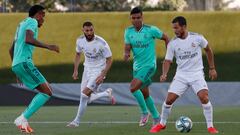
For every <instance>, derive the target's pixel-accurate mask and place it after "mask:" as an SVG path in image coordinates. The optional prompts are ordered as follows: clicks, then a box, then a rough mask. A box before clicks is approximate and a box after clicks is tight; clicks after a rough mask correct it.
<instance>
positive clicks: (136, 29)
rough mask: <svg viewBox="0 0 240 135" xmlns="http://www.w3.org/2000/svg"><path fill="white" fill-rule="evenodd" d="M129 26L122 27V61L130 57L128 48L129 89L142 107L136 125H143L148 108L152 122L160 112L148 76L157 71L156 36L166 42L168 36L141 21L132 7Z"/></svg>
mask: <svg viewBox="0 0 240 135" xmlns="http://www.w3.org/2000/svg"><path fill="white" fill-rule="evenodd" d="M130 20H131V22H132V26H130V27H128V28H126V30H125V35H124V39H125V53H124V60H125V61H128V60H129V58H130V51H131V50H132V53H133V61H134V63H133V80H132V81H131V84H130V91H131V93H132V95H133V96H134V97H135V99H136V100H137V102H138V105H139V107H140V109H141V118H140V122H139V126H140V127H141V126H145V125H146V124H147V121H148V117H149V112H148V110H149V111H150V113H151V115H152V117H153V124H155V123H158V122H159V121H160V115H159V112H158V110H157V109H156V107H155V105H154V101H153V99H152V97H151V96H150V95H149V85H150V84H151V77H152V76H153V75H154V73H155V71H156V66H157V64H156V50H155V39H156V38H157V39H160V40H164V41H165V44H166V45H167V43H168V41H169V39H168V37H167V35H166V34H164V33H163V32H162V31H161V30H160V29H159V28H157V27H156V26H152V25H146V24H144V23H143V13H142V10H141V8H139V7H135V8H133V9H132V10H131V12H130Z"/></svg>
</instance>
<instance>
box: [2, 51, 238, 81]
mask: <svg viewBox="0 0 240 135" xmlns="http://www.w3.org/2000/svg"><path fill="white" fill-rule="evenodd" d="M203 59H204V65H205V67H206V68H205V69H204V71H205V74H206V79H207V80H209V79H208V65H207V59H206V56H205V55H204V58H203ZM162 60H163V59H162V58H158V60H157V61H158V68H157V71H156V74H155V75H154V77H153V81H154V82H158V81H159V76H160V73H161V72H162V71H161V70H162V69H161V68H162ZM215 63H216V69H217V71H218V79H217V81H240V72H239V69H240V52H238V53H228V54H215ZM37 67H38V69H39V70H40V71H41V73H42V74H43V75H44V76H45V77H46V79H47V80H48V81H49V82H51V83H63V82H66V83H79V82H80V80H81V75H82V71H83V66H82V65H80V66H79V79H80V80H78V81H74V80H73V79H72V73H73V64H57V65H46V66H37ZM175 69H176V64H175V63H174V64H172V67H171V69H170V72H169V75H168V81H171V80H172V78H173V75H174V72H175ZM0 78H1V79H0V83H1V84H6V83H15V82H16V81H15V76H14V74H13V72H12V71H11V69H10V68H5V69H0ZM131 79H132V61H130V62H124V61H114V62H113V65H112V68H111V70H110V72H109V73H108V75H107V79H106V80H105V82H130V81H131Z"/></svg>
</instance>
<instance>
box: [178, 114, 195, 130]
mask: <svg viewBox="0 0 240 135" xmlns="http://www.w3.org/2000/svg"><path fill="white" fill-rule="evenodd" d="M192 126H193V123H192V120H191V119H190V118H189V117H186V116H181V117H180V118H179V119H178V120H177V121H176V123H175V127H176V129H177V131H179V132H182V133H187V132H190V131H191V129H192Z"/></svg>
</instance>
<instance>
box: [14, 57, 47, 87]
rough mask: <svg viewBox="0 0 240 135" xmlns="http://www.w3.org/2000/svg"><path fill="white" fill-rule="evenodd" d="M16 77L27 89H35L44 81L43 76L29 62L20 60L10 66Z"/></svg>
mask: <svg viewBox="0 0 240 135" xmlns="http://www.w3.org/2000/svg"><path fill="white" fill-rule="evenodd" d="M12 71H13V72H14V73H15V74H16V76H17V77H18V79H19V80H20V81H21V82H22V83H23V84H24V85H25V86H27V87H28V88H29V89H35V88H36V87H37V86H38V85H40V84H43V83H45V82H47V81H46V79H45V78H44V76H43V75H42V74H41V73H40V72H39V71H38V69H37V68H36V67H35V66H34V65H33V63H31V62H22V63H19V64H17V65H15V66H13V67H12Z"/></svg>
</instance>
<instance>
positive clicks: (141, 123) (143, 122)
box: [139, 114, 150, 127]
mask: <svg viewBox="0 0 240 135" xmlns="http://www.w3.org/2000/svg"><path fill="white" fill-rule="evenodd" d="M149 116H150V115H149V114H142V116H141V119H140V121H139V127H143V126H145V125H147V122H148V118H149Z"/></svg>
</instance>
